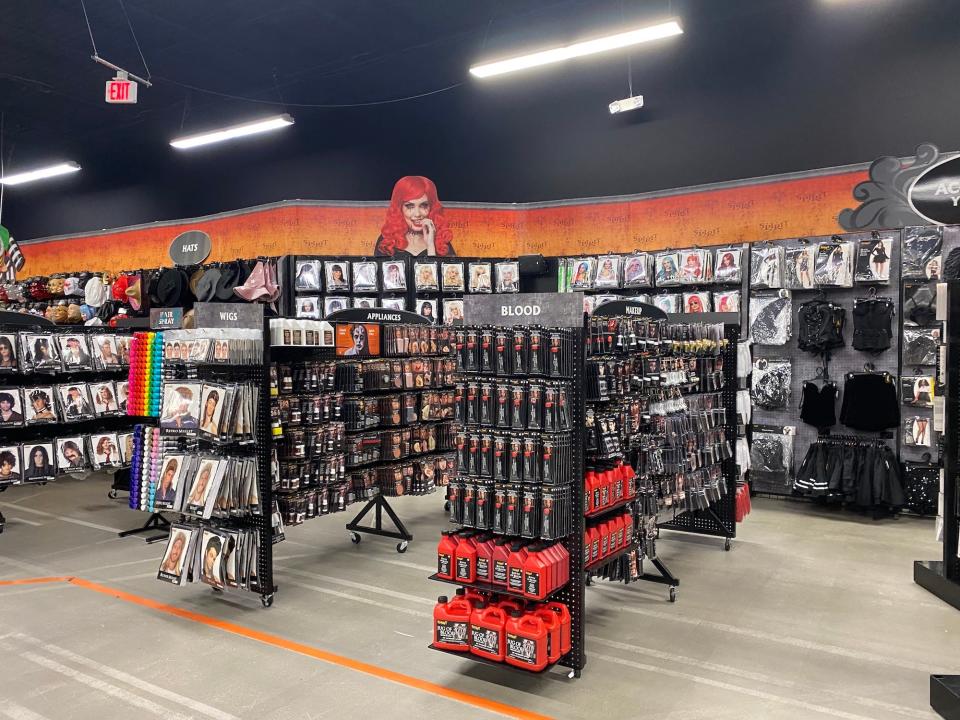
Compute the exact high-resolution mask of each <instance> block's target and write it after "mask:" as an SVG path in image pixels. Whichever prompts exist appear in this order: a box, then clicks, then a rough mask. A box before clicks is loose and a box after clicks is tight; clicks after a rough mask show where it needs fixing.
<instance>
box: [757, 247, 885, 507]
mask: <svg viewBox="0 0 960 720" xmlns="http://www.w3.org/2000/svg"><path fill="white" fill-rule="evenodd" d="M882 234H883V236H884V237H886V236H888V235H891V236H893V243H892V253H891V258H890V282H889V283H888V284H875V285H873V286H874V287H876V288H877V297H888V298H891V299H892V300H893V302H894V303H895V305H896V307H897V314H896V317H894V319H893V327H892V331H893V339H892V342H891V345H890V347H889V348H888V349H887V350H885V351H884V352H882V353H878V354H872V353H866V352H861V351H859V350H855V349H854V348H853V345H852V342H853V304H854V301H855V300H856V299H857V298H865V297H868V296H869V289H870V287H871V285H868V284H854V286H853V287H852V288H823V294H822V296H821V289H820V288H816V289H811V290H791V291H790V292H791V294H792V310H793V312H792V334H791V337H790V340H788V341H787V343H786V344H785V345H754V346H753V358H754V360H756V359H758V358H769V359H785V360H787V361H789V362H790V363H791V365H792V373H791V379H790V397H789V399H788V400H787V406H786V407H785V408H780V409H776V410H766V409H764V408H760V407H757V405H756V404H754V405H753V420H752V422H753V423H754V424H758V425H790V426H793V427H795V428H796V435H795V436H794V438H793V467H792V468H791V472H790V478H789V480H788V481H787V482H785V483H784V484H782V485H780V484H779V483H774V482H767V481H765V480H760V479H752V480H751V487H752V488H753V489H754V490H758V491H760V492H769V493H775V494H783V495H788V494H790V493H791V491H792V488H793V475H794V473H795V472H796V470H797V468H798V467H799V466H800V463H801V462H802V461H803V458H804V456H805V455H806V452H807V449H808V448H809V447H810V444H811V443H812V442H814V441H815V440H816V439H817V435H818V433H817V428H815V427H813V426H812V425H807V424H806V423H804V422H803V421H801V420H800V397H801V389H802V387H803V383H804V381H805V380H812V379H814V378H815V376H816V373H817V369H818V368H820V367H822V358H821V356H820V355H819V354H814V353H811V352H806V351H804V350H801V349H800V348H799V347H798V346H797V340H798V337H799V323H798V320H797V311H798V310H799V308H800V305H801V304H803V303H804V302H807V301H808V300H815V299H818V298H820V297H822V298H823V299H825V300H828V301H830V302H833V303H835V304H837V305H840V306H841V307H843V308H844V309H845V310H846V321H845V324H844V329H843V339H844V346H843V347H842V348H837V349H836V350H832V351H831V353H830V364H829V373H830V378H831V379H832V380H834V381H836V383H837V385H838V387H839V391H840V392H839V395H838V396H837V408H836V409H837V424H836V425H835V426H834V427H833V428H832V429H831V432H832V433H833V434H843V435H862V436H864V437H868V438H875V437H876V433H865V432H860V431H858V430H854V429H853V428H848V427H846V426H845V425H841V424H840V422H839V416H840V408H841V407H842V404H843V392H844V388H843V381H844V376H845V375H846V374H847V373H848V372H863V369H864V363H868V362H869V363H873V365H874V368H875V369H876V370H877V371H884V370H885V371H887V372H889V373H891V374H892V375H894V376H897V375H898V372H899V366H900V333H899V332H898V325H897V323H898V318H899V316H900V314H901V312H900V307H901V303H900V299H899V296H900V231H899V230H896V231H885V232H884V233H882ZM870 237H871V234H870V233H869V232H866V233H848V234H846V235H842V236H841V238H842V239H843V240H849V241H852V242H853V244H854V253H856V248H857V244H858V243H859V241H860V240H869V239H870ZM830 239H831V237H830V236H823V237H809V238H807V240H809V242H810V244H811V245H816V244H817V243H820V242H829V241H830ZM798 243H799V240H797V239H790V240H778V241H775V242H774V243H773V244H774V245H777V246H781V247H783V248H788V247H796V246H797V245H798ZM854 256H855V257H856V255H854ZM752 259H753V258H752V257H751V261H752ZM752 292H757V291H752ZM763 292H767V291H763ZM898 395H899V384H898ZM892 434H893V438H892V439H890V440H889V441H888V444H889V445H890V446H891V447H893V448H894V449H896V445H897V442H898V437H899V430H898V429H895V430H893V431H892Z"/></svg>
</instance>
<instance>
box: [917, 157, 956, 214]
mask: <svg viewBox="0 0 960 720" xmlns="http://www.w3.org/2000/svg"><path fill="white" fill-rule="evenodd" d="M909 198H910V205H911V207H912V208H913V209H914V210H915V211H916V213H917V214H918V215H921V216H922V217H924V218H925V219H927V220H929V221H930V222H932V223H936V224H937V225H956V224H957V223H960V157H954V158H950V159H949V160H944V161H943V162H941V163H937V164H936V165H934V166H933V167H931V168H929V169H928V170H926V171H925V172H924V173H923V174H922V175H920V176H919V177H918V178H917V179H916V180H914V181H913V184H912V185H911V186H910V191H909Z"/></svg>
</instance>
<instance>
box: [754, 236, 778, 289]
mask: <svg viewBox="0 0 960 720" xmlns="http://www.w3.org/2000/svg"><path fill="white" fill-rule="evenodd" d="M750 287H752V288H760V289H763V288H773V289H776V288H781V287H783V248H782V247H779V246H777V245H761V246H759V247H752V248H751V249H750Z"/></svg>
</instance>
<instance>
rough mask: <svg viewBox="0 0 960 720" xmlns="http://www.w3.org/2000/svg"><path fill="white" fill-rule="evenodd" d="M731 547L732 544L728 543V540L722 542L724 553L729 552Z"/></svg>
mask: <svg viewBox="0 0 960 720" xmlns="http://www.w3.org/2000/svg"><path fill="white" fill-rule="evenodd" d="M732 545H733V543H732V542H731V541H730V538H727V539H726V540H724V541H723V549H724V550H725V551H726V552H730V547H731V546H732Z"/></svg>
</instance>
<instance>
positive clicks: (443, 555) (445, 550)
mask: <svg viewBox="0 0 960 720" xmlns="http://www.w3.org/2000/svg"><path fill="white" fill-rule="evenodd" d="M457 544H458V540H457V536H456V534H455V533H454V532H452V531H451V532H445V533H443V534H442V537H441V538H440V542H439V544H438V545H437V575H439V576H440V577H442V578H446V579H447V580H453V559H454V557H455V556H456V554H457Z"/></svg>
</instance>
